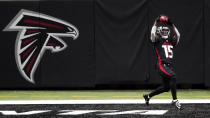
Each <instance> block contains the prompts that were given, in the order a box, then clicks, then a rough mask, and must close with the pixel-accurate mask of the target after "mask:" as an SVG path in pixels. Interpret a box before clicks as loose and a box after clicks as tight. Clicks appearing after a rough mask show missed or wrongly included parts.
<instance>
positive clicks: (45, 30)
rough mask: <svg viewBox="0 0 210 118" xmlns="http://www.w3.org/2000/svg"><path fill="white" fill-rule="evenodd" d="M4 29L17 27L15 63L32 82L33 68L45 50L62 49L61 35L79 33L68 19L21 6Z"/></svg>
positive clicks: (64, 46) (12, 29)
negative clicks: (61, 18)
mask: <svg viewBox="0 0 210 118" xmlns="http://www.w3.org/2000/svg"><path fill="white" fill-rule="evenodd" d="M4 31H19V33H18V35H17V38H16V44H15V58H16V63H17V66H18V69H19V71H20V73H21V75H22V76H23V77H24V78H25V79H26V80H28V81H29V82H31V83H35V81H34V72H35V70H36V68H37V66H38V64H39V62H40V60H41V58H42V55H43V54H44V52H45V50H51V52H59V51H62V50H64V49H65V48H66V47H67V45H66V44H65V42H64V41H62V40H61V39H60V37H71V38H72V39H74V40H75V39H77V37H78V36H79V32H78V29H77V28H76V27H75V26H73V25H72V24H70V23H68V22H65V21H63V20H60V19H57V18H54V17H51V16H48V15H45V14H41V13H37V12H33V11H29V10H23V9H22V10H21V11H20V12H19V13H18V14H17V15H16V16H15V17H14V19H13V20H12V21H11V22H10V23H9V25H7V27H6V28H5V29H4Z"/></svg>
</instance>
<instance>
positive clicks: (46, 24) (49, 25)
mask: <svg viewBox="0 0 210 118" xmlns="http://www.w3.org/2000/svg"><path fill="white" fill-rule="evenodd" d="M24 23H31V24H37V25H43V26H47V27H54V28H58V29H64V28H63V27H60V26H57V25H53V24H49V23H45V22H40V21H35V20H29V19H25V20H24Z"/></svg>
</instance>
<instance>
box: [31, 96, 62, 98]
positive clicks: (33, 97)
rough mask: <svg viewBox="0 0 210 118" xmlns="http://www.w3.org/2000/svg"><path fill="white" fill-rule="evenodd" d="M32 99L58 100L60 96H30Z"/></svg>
mask: <svg viewBox="0 0 210 118" xmlns="http://www.w3.org/2000/svg"><path fill="white" fill-rule="evenodd" d="M31 97H32V98H58V97H60V96H31Z"/></svg>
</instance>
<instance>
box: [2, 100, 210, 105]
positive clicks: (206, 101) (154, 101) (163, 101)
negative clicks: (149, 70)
mask: <svg viewBox="0 0 210 118" xmlns="http://www.w3.org/2000/svg"><path fill="white" fill-rule="evenodd" d="M179 102H180V103H184V104H190V103H210V99H196V100H192V99H180V100H179ZM144 103H145V102H144V100H137V99H134V100H4V101H0V105H7V104H144ZM150 103H151V104H168V103H171V99H152V100H150Z"/></svg>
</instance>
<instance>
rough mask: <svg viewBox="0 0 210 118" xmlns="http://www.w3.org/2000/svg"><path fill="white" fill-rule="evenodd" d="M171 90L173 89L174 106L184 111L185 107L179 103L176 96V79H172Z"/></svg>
mask: <svg viewBox="0 0 210 118" xmlns="http://www.w3.org/2000/svg"><path fill="white" fill-rule="evenodd" d="M170 88H171V94H172V98H173V100H172V105H174V106H175V107H176V108H177V109H179V110H182V109H183V107H182V106H181V104H180V103H179V101H178V99H177V94H176V77H172V78H171V80H170Z"/></svg>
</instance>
